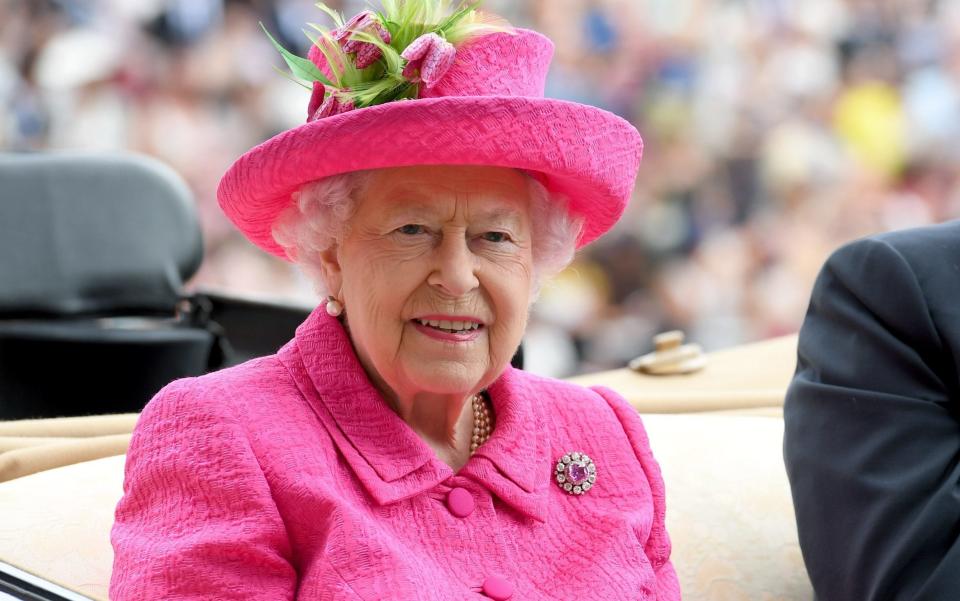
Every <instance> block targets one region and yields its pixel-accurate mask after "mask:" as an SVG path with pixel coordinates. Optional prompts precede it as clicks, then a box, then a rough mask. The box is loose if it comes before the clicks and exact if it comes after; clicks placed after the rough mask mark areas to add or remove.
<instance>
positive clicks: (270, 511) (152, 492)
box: [110, 310, 680, 601]
mask: <svg viewBox="0 0 960 601" xmlns="http://www.w3.org/2000/svg"><path fill="white" fill-rule="evenodd" d="M489 393H490V396H491V399H492V402H493V406H494V409H495V412H496V418H497V426H496V430H495V431H494V433H493V435H492V437H491V438H490V440H489V441H488V442H487V443H485V444H484V445H483V446H482V447H481V448H480V449H478V451H477V453H476V454H475V455H474V456H473V457H472V458H471V459H470V460H469V461H468V463H467V464H466V465H465V466H464V467H463V468H462V469H461V470H460V471H459V472H456V473H454V472H453V471H452V470H451V469H450V468H449V467H448V466H447V465H446V464H444V463H442V462H441V461H439V460H438V459H437V458H436V456H435V455H434V454H433V452H432V451H431V450H430V448H429V447H428V446H427V445H426V444H425V443H424V442H423V441H421V440H420V438H418V437H417V435H416V434H415V433H414V432H413V431H412V430H411V429H410V428H409V427H407V426H406V424H405V423H404V422H403V421H402V420H400V419H399V418H398V417H397V416H396V415H395V414H394V413H393V412H392V411H390V410H389V408H387V406H386V405H385V404H384V403H383V402H382V400H381V399H380V397H379V396H378V395H377V393H376V391H375V389H373V388H372V386H371V384H370V383H369V381H368V379H367V377H366V375H365V374H364V372H363V370H362V369H361V367H360V366H359V363H358V361H357V359H356V357H355V355H354V354H353V351H352V349H351V345H350V343H349V340H348V338H347V336H346V334H345V333H344V331H343V329H342V327H341V326H340V324H339V322H338V321H336V319H334V318H332V317H329V316H328V315H326V313H325V312H324V311H322V310H320V311H316V312H314V314H313V315H312V316H311V317H310V318H309V319H308V320H307V322H305V323H304V325H302V326H301V327H300V329H299V330H298V332H297V335H296V338H295V339H294V341H292V342H291V343H289V344H288V345H287V346H285V347H284V348H283V349H281V351H280V352H279V353H278V354H277V355H274V356H271V357H267V358H263V359H258V360H255V361H252V362H249V363H246V364H244V365H242V366H240V367H237V368H234V369H229V370H225V371H221V372H217V373H215V374H211V375H208V376H204V377H202V378H197V379H188V380H180V381H178V382H175V383H174V384H171V385H170V386H168V387H167V388H165V389H164V390H163V391H161V392H160V393H159V394H158V395H157V397H156V398H154V399H153V400H152V401H151V402H150V404H149V405H148V406H147V408H146V409H144V412H143V415H142V417H141V418H140V421H139V423H138V425H137V428H136V431H135V433H134V436H133V440H132V442H131V445H130V450H129V453H128V456H127V465H126V478H125V482H124V496H123V498H122V500H121V501H120V503H119V505H118V506H117V511H116V523H115V525H114V527H113V531H112V541H113V546H114V550H115V552H116V556H115V561H114V571H113V580H112V582H111V588H110V597H111V599H114V600H117V601H122V600H136V601H142V600H144V599H264V600H267V599H269V600H271V601H277V600H282V599H304V600H306V599H310V600H335V599H336V600H340V599H367V600H391V599H396V600H404V601H409V600H434V599H435V600H438V601H440V600H442V601H449V600H462V599H483V598H485V596H484V594H483V593H482V590H483V586H484V582H487V581H488V579H489V578H491V577H496V576H500V577H503V578H504V579H505V580H506V581H507V582H508V583H509V584H510V585H511V586H512V587H513V589H514V593H513V597H512V598H513V599H518V600H520V599H522V600H547V599H571V600H572V599H577V600H582V599H605V600H621V599H622V600H635V599H644V600H659V601H664V600H676V599H679V598H680V594H679V585H678V583H677V578H676V575H675V573H674V570H673V567H672V565H671V564H670V560H669V555H670V541H669V538H668V536H667V533H666V532H665V530H664V490H663V481H662V479H661V476H660V472H659V468H658V467H657V464H656V462H655V460H654V458H653V456H652V454H651V452H650V448H649V446H648V443H647V438H646V435H645V433H644V430H643V426H642V424H641V422H640V419H639V417H638V416H637V415H636V413H635V412H634V411H633V410H632V409H631V408H630V407H629V406H628V405H627V404H626V403H625V402H624V401H623V400H622V399H621V398H619V397H618V396H617V395H616V394H614V393H613V392H611V391H609V390H587V389H584V388H580V387H577V386H574V385H571V384H568V383H563V382H559V381H555V380H549V379H544V378H538V377H535V376H532V375H530V374H527V373H525V372H521V371H516V370H513V369H508V370H507V371H506V372H505V373H504V374H503V375H502V376H501V377H500V378H499V380H497V382H496V383H495V384H494V385H493V386H491V388H490V390H489ZM573 450H579V451H583V452H585V453H587V454H589V455H590V456H591V457H592V458H593V459H594V461H595V462H596V464H597V473H598V479H597V483H596V485H595V487H594V488H593V489H591V490H590V491H589V492H588V493H586V494H584V495H582V496H573V495H568V494H566V493H564V492H563V491H562V490H561V489H560V488H559V487H558V486H557V485H556V484H555V483H554V482H553V481H552V479H551V477H552V474H553V471H554V467H555V464H556V461H557V459H558V458H559V457H561V456H562V455H563V454H564V453H565V452H569V451H573ZM457 487H460V488H463V489H465V490H466V491H468V492H469V493H470V494H471V495H472V496H473V498H474V501H475V507H474V509H473V511H471V512H469V514H468V515H466V516H465V517H457V516H455V515H453V513H451V511H450V509H449V507H448V505H447V495H448V493H449V491H451V490H452V489H454V488H457Z"/></svg>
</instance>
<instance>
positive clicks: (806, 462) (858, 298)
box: [784, 221, 960, 601]
mask: <svg viewBox="0 0 960 601" xmlns="http://www.w3.org/2000/svg"><path fill="white" fill-rule="evenodd" d="M958 373H960V221H954V222H951V223H946V224H942V225H937V226H932V227H925V228H920V229H914V230H905V231H900V232H893V233H888V234H883V235H879V236H875V237H872V238H867V239H864V240H859V241H857V242H854V243H852V244H849V245H847V246H845V247H843V248H841V249H840V250H838V251H837V252H835V253H834V254H833V256H831V257H830V259H829V260H828V261H827V263H826V265H825V266H824V267H823V270H822V271H821V273H820V276H819V278H818V280H817V283H816V286H815V287H814V291H813V296H812V299H811V301H810V308H809V312H808V313H807V317H806V320H805V321H804V324H803V328H802V329H801V331H800V346H799V354H798V365H797V372H796V375H795V377H794V379H793V383H792V384H791V386H790V389H789V391H788V393H787V400H786V406H785V408H784V418H785V423H786V431H785V436H784V458H785V460H786V466H787V473H788V475H789V477H790V484H791V487H792V490H793V500H794V504H795V506H796V511H797V526H798V528H799V533H800V545H801V547H802V550H803V557H804V560H805V561H806V564H807V570H808V571H809V573H810V578H811V580H812V581H813V586H814V590H815V591H816V594H817V597H818V599H820V601H834V600H836V601H880V600H884V601H886V600H921V599H923V600H928V599H929V600H933V599H936V600H944V601H951V600H958V599H960V419H958V411H960V408H958V405H960V378H958Z"/></svg>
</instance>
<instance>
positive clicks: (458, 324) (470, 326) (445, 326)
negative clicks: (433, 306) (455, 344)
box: [413, 318, 483, 334]
mask: <svg viewBox="0 0 960 601" xmlns="http://www.w3.org/2000/svg"><path fill="white" fill-rule="evenodd" d="M413 321H414V322H416V323H418V324H420V325H422V326H425V327H428V328H434V329H436V330H439V331H441V332H445V333H447V334H469V333H470V332H473V331H475V330H478V329H480V328H482V327H483V323H481V322H479V321H476V320H473V319H470V318H462V319H419V318H418V319H414V320H413Z"/></svg>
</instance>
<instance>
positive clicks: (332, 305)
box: [327, 296, 343, 317]
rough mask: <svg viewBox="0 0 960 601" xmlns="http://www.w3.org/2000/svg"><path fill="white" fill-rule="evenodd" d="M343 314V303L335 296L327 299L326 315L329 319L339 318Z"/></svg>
mask: <svg viewBox="0 0 960 601" xmlns="http://www.w3.org/2000/svg"><path fill="white" fill-rule="evenodd" d="M341 313H343V303H341V302H340V301H338V300H337V298H336V297H335V296H328V297H327V315H329V316H331V317H340V314H341Z"/></svg>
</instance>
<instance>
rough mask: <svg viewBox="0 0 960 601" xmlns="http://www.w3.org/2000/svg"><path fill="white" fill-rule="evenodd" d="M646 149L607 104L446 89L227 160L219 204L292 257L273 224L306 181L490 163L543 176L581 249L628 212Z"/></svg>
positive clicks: (326, 122) (318, 125)
mask: <svg viewBox="0 0 960 601" xmlns="http://www.w3.org/2000/svg"><path fill="white" fill-rule="evenodd" d="M642 152H643V141H642V140H641V138H640V134H639V133H638V132H637V130H636V128H634V127H633V126H632V125H631V124H630V123H628V122H627V121H625V120H624V119H622V118H620V117H618V116H616V115H614V114H612V113H609V112H607V111H604V110H601V109H598V108H595V107H592V106H587V105H583V104H578V103H575V102H568V101H563V100H555V99H550V98H542V97H518V96H452V97H450V96H448V97H439V98H425V99H419V100H407V101H398V102H391V103H387V104H382V105H377V106H372V107H368V108H363V109H358V110H354V111H350V112H346V113H342V114H339V115H335V116H331V117H326V118H323V119H318V120H316V121H312V122H309V123H306V124H304V125H301V126H299V127H296V128H294V129H291V130H288V131H286V132H283V133H281V134H278V135H277V136H274V137H273V138H271V139H269V140H267V141H266V142H264V143H262V144H260V145H259V146H256V147H254V148H253V149H251V150H250V151H248V152H247V153H246V154H244V155H243V156H241V157H240V158H239V159H237V161H236V162H235V163H234V164H233V165H232V166H231V167H230V169H229V170H228V171H227V173H226V174H225V175H224V177H223V179H222V180H221V181H220V186H219V188H218V190H217V199H218V201H219V203H220V207H221V208H222V209H223V211H224V213H225V214H226V215H227V217H229V218H230V220H231V221H232V222H233V223H234V224H235V225H236V226H237V228H239V229H240V231H241V232H243V233H244V235H246V236H247V237H248V238H249V239H250V240H251V241H252V242H253V243H254V244H256V245H257V246H259V247H260V248H262V249H263V250H265V251H267V252H269V253H271V254H273V255H276V256H278V257H281V258H284V259H286V258H287V256H286V253H285V252H284V251H283V249H282V248H281V247H280V246H279V245H278V244H277V243H276V241H275V240H274V239H273V235H272V232H271V228H272V227H273V224H274V222H275V221H276V219H277V217H278V216H279V214H280V213H281V212H282V211H283V210H284V209H286V208H287V207H288V206H290V204H291V202H292V199H291V194H292V193H293V192H295V191H296V190H298V189H299V188H300V187H301V186H302V185H303V184H305V183H308V182H311V181H315V180H319V179H323V178H325V177H329V176H332V175H337V174H342V173H347V172H352V171H360V170H366V169H379V168H389V167H403V166H411V165H486V166H495V167H512V168H515V169H521V170H525V171H530V172H534V173H538V174H542V176H543V177H542V178H540V179H541V181H542V183H544V184H545V185H546V187H547V188H548V189H549V190H550V191H551V192H553V193H554V194H558V195H560V196H562V197H565V198H566V199H567V202H568V206H569V209H570V210H571V211H573V212H574V213H575V214H577V215H579V216H581V217H583V219H584V229H583V232H582V234H581V237H580V239H579V241H578V244H577V245H578V247H580V246H583V245H585V244H587V243H589V242H591V241H593V240H595V239H596V238H597V237H599V236H600V235H602V234H603V233H604V232H606V231H607V230H609V229H610V228H611V227H612V226H613V225H614V223H616V221H617V220H618V219H619V218H620V216H621V215H622V214H623V211H624V209H625V208H626V205H627V202H628V201H629V199H630V196H631V194H632V191H633V186H634V183H635V180H636V175H637V169H638V168H639V164H640V158H641V155H642Z"/></svg>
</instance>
